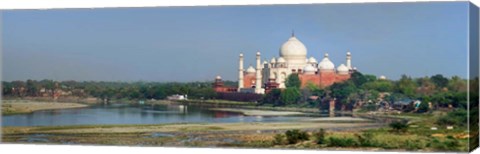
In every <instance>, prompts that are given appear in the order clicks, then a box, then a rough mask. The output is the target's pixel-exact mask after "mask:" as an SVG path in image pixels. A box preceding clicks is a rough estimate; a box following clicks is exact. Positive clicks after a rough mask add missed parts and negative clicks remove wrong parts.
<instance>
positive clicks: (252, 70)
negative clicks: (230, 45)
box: [247, 65, 255, 73]
mask: <svg viewBox="0 0 480 154" xmlns="http://www.w3.org/2000/svg"><path fill="white" fill-rule="evenodd" d="M247 73H255V68H253V67H252V65H250V66H249V67H248V68H247Z"/></svg>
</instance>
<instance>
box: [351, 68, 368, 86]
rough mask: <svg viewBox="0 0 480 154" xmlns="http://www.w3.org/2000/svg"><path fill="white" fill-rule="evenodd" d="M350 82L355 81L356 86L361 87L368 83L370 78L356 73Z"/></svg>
mask: <svg viewBox="0 0 480 154" xmlns="http://www.w3.org/2000/svg"><path fill="white" fill-rule="evenodd" d="M350 80H351V81H353V83H354V84H355V86H357V87H360V86H361V85H363V84H364V83H366V82H368V80H369V78H367V77H365V76H364V75H363V74H362V73H360V72H357V71H355V72H353V73H352V75H351V77H350Z"/></svg>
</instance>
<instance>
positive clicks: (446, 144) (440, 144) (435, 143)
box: [429, 136, 460, 151]
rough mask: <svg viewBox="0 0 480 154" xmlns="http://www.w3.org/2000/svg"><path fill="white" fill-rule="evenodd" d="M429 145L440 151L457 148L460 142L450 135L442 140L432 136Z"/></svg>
mask: <svg viewBox="0 0 480 154" xmlns="http://www.w3.org/2000/svg"><path fill="white" fill-rule="evenodd" d="M429 146H430V147H432V148H434V149H436V150H440V151H455V150H458V147H459V146H460V142H459V141H458V140H457V139H455V138H453V137H452V136H447V138H446V139H445V140H444V141H439V140H438V139H436V138H434V139H433V140H432V141H431V142H430V144H429Z"/></svg>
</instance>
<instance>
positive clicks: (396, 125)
mask: <svg viewBox="0 0 480 154" xmlns="http://www.w3.org/2000/svg"><path fill="white" fill-rule="evenodd" d="M389 126H390V127H391V128H392V129H393V130H394V131H395V132H397V133H399V132H406V131H407V129H408V124H407V122H406V121H395V122H392V123H390V124H389Z"/></svg>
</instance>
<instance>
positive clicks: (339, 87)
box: [329, 81, 357, 104]
mask: <svg viewBox="0 0 480 154" xmlns="http://www.w3.org/2000/svg"><path fill="white" fill-rule="evenodd" d="M329 89H330V91H331V95H332V96H333V97H334V98H336V99H338V100H339V101H340V102H341V103H342V104H347V103H348V98H349V96H350V94H352V93H354V92H356V91H357V88H356V86H355V84H354V83H353V82H351V81H346V82H342V83H334V84H333V85H331V86H330V87H329Z"/></svg>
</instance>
